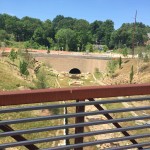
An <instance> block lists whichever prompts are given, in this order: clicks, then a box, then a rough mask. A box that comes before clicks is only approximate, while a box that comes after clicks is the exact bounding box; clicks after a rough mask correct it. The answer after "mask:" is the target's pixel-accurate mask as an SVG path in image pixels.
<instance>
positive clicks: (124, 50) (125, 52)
mask: <svg viewBox="0 0 150 150" xmlns="http://www.w3.org/2000/svg"><path fill="white" fill-rule="evenodd" d="M122 55H123V56H124V57H126V56H127V55H128V49H127V47H125V48H124V49H123V50H122Z"/></svg>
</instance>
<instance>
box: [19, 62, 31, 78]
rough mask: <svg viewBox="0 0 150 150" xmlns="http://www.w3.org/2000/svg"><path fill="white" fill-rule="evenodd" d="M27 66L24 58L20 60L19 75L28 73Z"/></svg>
mask: <svg viewBox="0 0 150 150" xmlns="http://www.w3.org/2000/svg"><path fill="white" fill-rule="evenodd" d="M27 68H28V64H27V63H26V62H25V61H24V60H22V61H21V60H20V63H19V69H20V73H21V75H26V76H28V75H29V71H28V69H27Z"/></svg>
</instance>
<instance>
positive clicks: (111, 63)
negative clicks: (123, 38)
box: [107, 60, 117, 77]
mask: <svg viewBox="0 0 150 150" xmlns="http://www.w3.org/2000/svg"><path fill="white" fill-rule="evenodd" d="M116 67H117V61H116V60H110V61H108V63H107V71H108V73H109V74H110V76H111V77H113V74H114V73H115V70H116Z"/></svg>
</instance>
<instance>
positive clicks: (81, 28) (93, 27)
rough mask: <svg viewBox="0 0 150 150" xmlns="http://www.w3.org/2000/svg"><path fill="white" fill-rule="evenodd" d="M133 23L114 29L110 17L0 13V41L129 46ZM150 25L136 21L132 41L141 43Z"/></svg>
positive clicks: (82, 46) (71, 47)
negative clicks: (47, 17) (44, 16)
mask: <svg viewBox="0 0 150 150" xmlns="http://www.w3.org/2000/svg"><path fill="white" fill-rule="evenodd" d="M133 27H134V23H123V24H122V26H121V27H120V28H119V29H117V30H115V29H114V22H113V21H112V20H106V21H100V20H95V21H94V22H92V23H89V22H88V21H87V20H84V19H76V18H72V17H64V16H63V15H58V16H56V17H55V18H54V19H53V20H52V21H51V20H49V19H47V20H46V21H41V20H40V19H37V18H31V17H28V16H25V17H23V18H21V19H19V18H17V17H16V16H11V15H8V14H0V42H6V41H10V40H14V41H16V42H25V43H26V44H25V45H27V47H38V46H44V47H48V48H55V49H60V48H61V49H62V47H63V49H64V50H71V51H85V50H86V47H87V45H89V44H100V45H106V46H107V47H108V48H110V49H113V48H121V47H132V36H133ZM149 32H150V26H147V25H145V24H143V23H140V22H137V23H136V30H135V33H134V37H135V40H134V42H135V43H134V44H135V45H140V46H142V45H144V43H145V42H146V41H147V40H148V37H147V33H149ZM8 43H9V42H7V44H8Z"/></svg>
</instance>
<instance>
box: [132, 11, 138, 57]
mask: <svg viewBox="0 0 150 150" xmlns="http://www.w3.org/2000/svg"><path fill="white" fill-rule="evenodd" d="M136 17H137V10H136V12H135V18H134V20H135V22H134V26H133V35H132V58H134V44H135V30H136Z"/></svg>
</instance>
